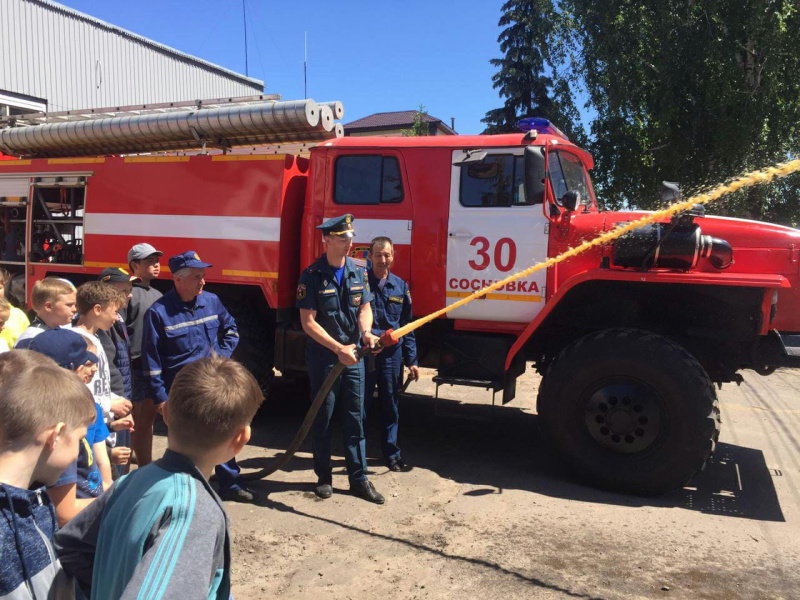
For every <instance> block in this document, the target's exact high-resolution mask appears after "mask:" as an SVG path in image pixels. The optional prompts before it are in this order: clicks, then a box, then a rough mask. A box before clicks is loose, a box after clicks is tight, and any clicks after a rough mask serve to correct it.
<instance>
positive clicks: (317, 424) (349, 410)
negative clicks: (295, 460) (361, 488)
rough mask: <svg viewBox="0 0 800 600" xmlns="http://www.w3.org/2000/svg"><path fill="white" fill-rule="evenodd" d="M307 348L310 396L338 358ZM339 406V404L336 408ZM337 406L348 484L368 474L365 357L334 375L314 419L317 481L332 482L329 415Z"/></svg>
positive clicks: (328, 353) (318, 387)
mask: <svg viewBox="0 0 800 600" xmlns="http://www.w3.org/2000/svg"><path fill="white" fill-rule="evenodd" d="M315 354H316V353H314V352H309V353H308V354H307V355H306V360H307V361H308V372H309V373H308V375H309V382H310V384H311V399H312V400H313V399H314V397H315V396H316V395H317V392H318V391H319V389H320V388H321V387H322V384H323V382H324V381H325V378H326V377H327V376H328V373H330V371H331V369H332V368H333V367H334V365H335V364H336V363H337V362H338V361H337V360H335V359H334V360H331V358H330V356H333V355H332V353H330V352H326V354H327V356H316V355H315ZM337 406H338V408H337ZM334 410H338V412H339V419H340V421H341V424H342V436H343V442H344V460H345V465H346V466H347V475H348V478H349V480H350V485H352V484H354V483H356V482H359V481H364V480H366V478H367V453H366V443H365V441H364V361H363V360H360V361H358V364H355V365H352V366H349V367H345V369H344V371H343V372H342V374H341V375H340V376H339V377H338V378H337V379H336V381H335V382H334V384H333V386H332V387H331V390H330V392H328V395H327V396H326V397H325V401H324V402H323V404H322V406H321V407H320V410H319V412H318V413H317V417H316V419H315V420H314V427H313V430H312V442H313V447H314V472H315V473H316V474H317V479H318V480H319V481H320V483H331V479H332V478H331V419H332V418H333V413H334Z"/></svg>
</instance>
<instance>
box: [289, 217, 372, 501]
mask: <svg viewBox="0 0 800 600" xmlns="http://www.w3.org/2000/svg"><path fill="white" fill-rule="evenodd" d="M317 229H319V230H321V232H322V239H323V243H324V246H325V254H323V255H322V256H320V258H319V259H317V260H316V261H315V262H314V263H313V264H311V266H309V267H308V268H306V269H305V271H303V273H302V274H301V275H300V282H299V284H298V286H297V308H298V309H300V322H301V324H302V326H303V331H305V332H306V335H307V336H308V338H309V339H308V343H307V344H306V362H307V363H308V374H309V380H310V384H311V397H312V398H314V397H315V396H316V395H317V392H318V391H319V389H320V388H321V387H322V384H323V382H324V381H325V378H326V377H327V376H328V373H330V371H331V369H332V368H333V367H334V365H336V363H338V362H342V363H343V364H344V365H346V367H345V370H344V371H343V372H342V374H341V375H340V376H339V377H338V378H337V380H336V381H335V382H334V384H333V386H332V387H331V390H330V392H329V393H328V395H327V397H326V398H325V402H324V403H323V404H322V406H321V408H320V411H319V413H317V417H316V419H315V421H314V426H313V433H312V441H313V448H314V472H315V473H316V475H317V485H316V486H315V487H314V493H316V495H317V496H319V497H320V498H330V497H331V494H332V493H333V488H332V485H331V484H332V482H333V480H332V476H331V431H330V428H331V417H332V416H333V411H334V409H336V408H337V405H338V410H339V414H340V417H341V422H342V429H343V437H344V458H345V464H346V466H347V475H348V478H349V480H350V491H351V493H353V494H354V495H356V496H358V497H360V498H363V499H365V500H368V501H369V502H374V503H376V504H383V503H384V502H385V499H384V497H383V496H382V495H381V494H379V493H378V492H377V491H376V490H375V487H374V486H373V485H372V482H371V481H368V480H367V460H366V448H365V442H364V361H363V360H360V359H358V358H357V357H356V355H355V352H356V350H357V348H358V346H359V345H360V344H365V345H368V346H370V347H372V346H374V345H375V342H377V338H376V337H375V336H374V335H373V334H372V309H371V307H370V300H371V298H372V296H371V294H370V289H369V284H368V283H367V281H366V273H365V271H364V269H363V268H361V267H359V266H357V265H356V264H355V262H353V259H351V258H349V257H348V254H349V252H350V248H351V247H352V245H353V239H352V238H353V235H355V232H354V230H353V215H349V214H348V215H342V216H340V217H336V218H333V219H329V220H327V221H325V222H324V223H323V224H322V225H319V226H318V227H317Z"/></svg>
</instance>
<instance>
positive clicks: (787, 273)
mask: <svg viewBox="0 0 800 600" xmlns="http://www.w3.org/2000/svg"><path fill="white" fill-rule="evenodd" d="M129 147H130V144H128V146H127V148H129ZM126 151H130V150H126ZM240 152H241V151H240ZM85 153H86V152H85V151H82V152H64V155H63V156H51V157H49V158H23V159H20V160H9V161H0V201H1V202H2V208H1V209H0V210H2V213H3V214H2V215H0V216H2V217H3V223H4V230H5V239H4V244H3V245H2V249H3V255H2V259H3V260H2V265H3V266H4V267H5V268H7V269H9V270H12V271H16V272H17V273H19V274H24V278H25V280H26V282H27V289H28V290H30V288H31V285H32V283H33V282H35V281H36V280H38V279H40V278H42V277H44V276H46V275H58V276H63V277H66V278H69V279H70V280H72V281H73V282H75V283H79V282H81V281H82V280H85V279H87V278H91V277H92V276H93V275H94V274H96V273H98V272H99V271H100V270H101V269H103V268H104V267H107V266H109V265H119V266H125V256H126V253H127V250H128V249H129V248H130V247H131V246H132V245H133V244H135V243H137V242H141V241H147V242H150V243H152V244H154V245H155V246H156V247H157V248H159V249H160V250H162V251H163V252H164V253H165V255H167V256H169V255H172V254H176V253H178V252H182V251H184V250H186V249H193V250H196V251H197V252H198V253H199V255H200V256H201V257H202V258H203V259H204V260H207V261H209V262H212V263H214V267H213V268H210V269H208V271H207V281H208V288H209V289H211V290H213V291H214V292H215V293H217V294H219V295H220V296H221V298H222V299H223V301H224V302H225V304H226V305H227V306H228V307H229V308H230V310H231V312H232V313H233V314H234V316H235V317H236V319H237V321H239V323H240V329H241V331H242V343H241V345H240V350H239V354H238V356H239V358H240V359H241V360H243V361H244V362H245V363H246V364H247V365H248V366H249V367H250V368H251V369H252V370H253V371H254V372H255V373H256V374H258V375H260V376H261V377H262V378H266V377H268V375H269V374H271V373H272V368H273V366H274V367H275V368H276V369H277V370H278V371H280V372H281V373H283V374H289V373H296V372H300V371H302V370H303V369H304V368H305V365H304V360H303V345H304V342H305V340H304V336H303V333H302V330H301V328H300V326H299V323H298V315H297V311H296V310H295V308H294V302H295V290H296V286H297V280H298V276H299V274H300V272H301V270H302V268H303V267H304V266H306V265H307V264H309V263H311V262H312V261H313V260H314V259H315V258H316V257H317V256H319V255H320V253H321V252H322V240H321V237H320V235H319V232H318V231H317V230H316V229H315V226H316V225H318V224H320V223H321V222H322V221H323V220H324V219H327V218H329V217H332V216H335V215H339V214H342V213H352V214H353V215H354V217H355V229H356V237H355V240H354V242H355V243H354V250H353V253H354V256H356V257H360V258H363V257H364V256H365V253H366V250H367V248H368V243H369V241H370V239H372V238H373V237H374V236H377V235H387V236H389V237H390V238H392V240H393V241H394V243H395V250H396V263H395V264H396V272H397V274H398V275H399V276H400V277H402V278H404V279H405V280H407V281H408V282H409V284H410V286H411V289H412V291H413V298H414V310H415V314H416V315H423V314H427V313H429V312H432V311H434V310H437V309H439V308H441V307H442V306H444V305H446V304H449V303H453V302H455V301H456V300H458V299H460V298H462V297H465V296H466V295H468V294H470V293H472V292H474V291H476V290H478V289H481V288H482V287H483V286H485V285H487V284H489V283H490V282H494V281H496V280H499V279H501V278H503V277H505V276H507V275H509V274H511V273H513V272H515V271H519V270H521V269H523V268H525V267H527V266H529V265H531V264H533V263H536V262H538V261H541V260H544V259H546V258H547V257H551V256H556V255H558V254H560V253H562V252H564V251H565V250H567V249H569V248H571V247H574V246H575V245H576V244H578V243H580V242H581V241H583V240H586V239H590V238H593V237H594V236H596V235H598V234H599V233H602V232H604V231H607V230H609V229H612V228H613V227H615V226H616V225H618V224H619V223H621V222H625V221H630V220H633V219H636V218H638V217H641V216H642V215H643V214H644V213H641V212H608V211H602V210H599V209H598V206H597V201H596V198H595V193H594V190H593V188H592V184H591V179H590V176H589V172H590V170H591V169H592V166H593V162H592V158H591V156H590V155H589V154H588V153H586V152H585V151H583V150H581V149H580V148H578V147H576V146H575V145H573V144H572V143H570V142H569V141H568V140H567V139H566V138H565V137H564V136H563V134H561V133H560V132H559V131H558V130H557V129H556V128H554V127H553V126H551V125H549V124H547V123H546V122H534V123H533V124H532V127H531V130H530V131H529V132H527V133H518V134H505V135H494V136H481V135H473V136H436V137H421V138H381V137H343V138H337V139H331V140H328V141H323V142H321V143H319V144H318V145H316V146H314V147H313V148H310V151H308V152H305V151H303V152H301V153H300V154H299V155H293V154H280V153H275V154H269V153H266V154H265V153H246V152H243V153H230V152H229V153H216V154H206V155H191V156H189V155H181V154H179V153H172V154H166V155H165V154H160V155H121V156H114V155H108V156H76V154H85ZM162 273H163V275H162V276H163V277H165V278H166V279H168V278H169V273H168V272H167V270H166V269H165V268H163V267H162ZM20 276H21V275H20ZM167 285H168V284H167ZM417 340H418V342H417V343H418V346H419V349H420V359H421V364H422V365H423V366H428V367H433V368H436V369H438V374H437V378H436V381H437V383H452V384H461V385H477V386H483V387H487V388H489V389H492V390H493V391H495V392H500V393H501V394H502V398H503V402H504V403H506V402H509V401H511V400H512V399H513V398H514V396H515V381H516V379H517V377H519V375H521V374H522V373H523V372H524V371H525V369H526V366H528V365H530V364H532V365H533V367H534V368H535V369H536V370H537V371H538V372H539V373H541V374H542V375H543V380H542V383H541V386H540V389H539V395H538V400H537V402H538V404H537V406H538V414H539V422H540V424H541V428H542V431H543V434H544V435H545V437H546V439H547V440H549V442H550V443H551V444H552V445H553V446H554V447H555V449H556V450H557V451H558V452H559V453H560V454H561V455H562V456H563V457H564V458H565V459H566V461H567V462H568V463H569V464H570V465H571V466H572V467H573V468H574V469H575V470H576V471H577V472H578V473H579V474H580V475H582V476H583V477H584V478H586V479H588V480H589V481H590V482H592V483H594V484H596V485H600V486H604V487H609V488H614V489H620V490H626V491H632V492H636V493H644V494H652V493H659V492H662V491H664V490H668V489H672V488H675V487H677V486H681V485H684V484H685V483H686V482H687V481H688V480H689V479H691V477H692V476H693V475H694V474H695V473H697V472H698V471H699V470H701V469H702V468H703V466H704V465H705V463H706V461H707V459H708V458H709V456H710V455H711V453H712V452H713V450H714V446H715V443H716V441H717V438H718V435H719V426H720V418H719V408H718V403H717V398H716V394H715V390H714V385H713V384H714V383H717V384H721V383H723V382H736V381H740V375H739V373H738V372H739V371H740V370H742V369H752V370H754V371H756V372H757V373H759V374H762V375H768V374H769V373H771V372H772V371H773V370H775V369H776V368H778V367H792V366H800V231H798V230H795V229H791V228H788V227H782V226H778V225H770V224H765V223H758V222H753V221H746V220H741V219H730V218H720V217H714V216H706V215H704V214H703V211H702V210H701V209H698V210H695V211H691V212H690V213H688V214H684V215H682V216H679V217H677V218H675V219H674V220H673V221H671V222H669V223H659V224H655V225H652V226H649V227H645V228H641V229H639V230H636V231H634V232H633V233H632V234H629V235H627V236H625V237H624V238H622V239H620V240H618V241H617V242H615V243H612V244H608V245H607V246H604V247H599V248H595V249H593V250H591V251H588V252H585V253H583V254H581V255H579V256H577V257H575V258H572V259H570V260H568V261H566V262H564V263H561V264H559V265H557V266H555V267H553V268H551V269H549V270H547V271H541V272H538V273H535V274H534V275H532V276H530V277H527V278H525V279H522V280H520V281H517V282H515V283H512V284H509V285H508V286H507V287H505V288H503V289H500V290H497V291H496V292H492V293H490V294H487V295H485V296H483V297H482V298H481V299H479V300H476V301H473V302H471V303H469V304H468V305H466V306H464V307H460V308H458V309H456V310H454V311H452V312H450V313H448V314H447V316H446V318H442V319H438V320H436V321H434V322H432V323H431V324H429V325H427V326H425V327H424V328H422V329H420V330H418V331H417Z"/></svg>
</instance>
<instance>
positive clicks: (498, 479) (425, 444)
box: [240, 388, 785, 521]
mask: <svg viewBox="0 0 800 600" xmlns="http://www.w3.org/2000/svg"><path fill="white" fill-rule="evenodd" d="M307 397H308V395H307V391H306V390H301V389H295V388H289V389H286V388H283V389H281V388H277V389H276V390H274V391H273V403H272V404H271V405H270V406H269V407H267V408H266V409H265V410H262V411H261V413H259V415H258V416H257V418H256V422H255V423H254V428H253V439H252V440H251V444H252V445H256V446H261V447H263V448H268V449H270V453H269V455H270V456H273V455H275V454H277V453H278V452H279V451H280V450H282V449H284V448H286V447H287V446H288V445H289V442H290V441H291V439H292V437H293V436H294V434H295V432H296V431H297V429H298V428H299V426H300V423H301V421H302V419H303V417H304V416H305V410H306V409H307V407H308V403H307V401H305V399H306V398H307ZM298 398H303V399H304V401H302V402H298V401H297V399H298ZM401 406H402V408H401V424H400V436H401V437H400V445H401V447H402V448H403V450H404V451H403V457H404V459H405V460H406V461H407V462H409V463H410V464H412V465H414V466H415V467H416V468H421V469H428V470H430V471H433V472H435V473H437V474H438V475H439V476H441V477H445V478H449V479H452V480H454V481H457V482H459V483H464V484H469V485H470V486H472V487H473V489H471V490H469V491H467V492H465V495H466V496H481V495H487V494H502V493H503V491H504V490H507V489H519V490H525V491H529V492H533V493H536V494H544V495H547V496H553V497H558V498H566V499H571V500H577V501H581V502H597V503H603V504H616V505H625V506H663V507H674V508H684V509H688V510H694V511H699V512H704V513H709V514H714V515H724V516H734V517H740V518H747V519H755V520H762V521H784V520H785V519H784V516H783V512H782V511H781V507H780V503H779V501H778V497H777V493H776V491H775V487H774V485H773V481H772V474H771V472H770V470H769V469H768V468H767V465H766V463H765V461H764V456H763V454H762V452H761V451H760V450H757V449H753V448H746V447H742V446H736V445H732V444H725V443H720V444H718V445H717V450H716V453H715V455H714V457H713V458H712V460H711V461H710V462H709V463H708V465H707V467H706V469H705V470H704V471H703V472H702V473H700V474H699V475H698V476H697V477H695V479H694V480H693V481H692V482H691V487H687V488H684V489H682V490H677V491H675V492H672V493H670V494H667V495H665V496H661V497H657V498H641V497H636V496H629V495H623V494H616V493H613V492H608V491H602V490H597V489H594V488H591V487H587V486H584V485H581V484H580V483H579V482H578V481H577V480H575V479H574V478H573V477H572V475H571V474H570V473H569V472H568V471H567V469H566V468H565V466H564V465H563V464H561V463H560V462H559V461H558V459H557V458H555V457H553V456H552V455H551V454H550V453H549V452H548V451H547V449H546V448H543V447H542V443H541V440H540V437H539V434H538V429H537V423H536V421H537V417H536V415H535V414H531V413H529V412H526V411H523V410H520V409H519V408H515V407H513V406H505V407H492V406H487V405H476V404H461V403H460V402H458V401H454V400H443V399H439V400H437V401H434V400H433V398H431V397H429V396H422V395H415V394H409V395H406V396H404V397H403V399H402V404H401ZM379 439H380V438H379V431H378V428H377V426H376V424H375V423H372V422H369V423H368V425H367V456H368V457H370V458H369V461H368V463H369V466H370V473H371V474H372V477H380V475H381V474H383V473H385V472H386V467H385V466H384V464H383V461H382V460H381V459H380V456H381V455H380V443H379ZM332 442H333V443H332V446H333V447H332V450H333V454H334V456H341V454H342V445H341V430H340V429H339V425H338V423H335V424H334V432H333V438H332ZM301 451H303V452H311V442H310V440H309V439H307V440H306V441H305V443H304V444H303V447H302V449H301ZM269 461H270V459H269V458H264V459H245V460H242V461H241V463H240V464H241V465H242V467H243V468H244V469H248V470H249V469H258V468H262V467H264V466H266V465H267V464H268V463H269ZM333 468H334V472H335V473H341V474H344V461H343V460H341V459H340V460H336V459H334V461H333ZM285 470H287V471H300V470H303V471H308V472H309V478H310V479H309V483H308V484H306V485H304V484H296V483H287V482H274V481H264V482H261V483H259V484H258V487H259V488H261V489H262V490H263V491H265V492H272V491H278V490H286V489H293V490H301V491H308V490H309V489H310V485H311V483H313V481H312V478H313V465H312V461H311V459H310V458H308V457H295V458H294V459H293V460H292V461H290V463H289V464H288V465H287V466H286V467H285ZM377 481H378V479H376V482H377Z"/></svg>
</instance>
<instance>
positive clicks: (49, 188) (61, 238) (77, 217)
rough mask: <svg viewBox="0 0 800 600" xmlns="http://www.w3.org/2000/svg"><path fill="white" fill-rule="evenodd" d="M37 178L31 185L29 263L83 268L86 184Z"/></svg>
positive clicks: (62, 179)
mask: <svg viewBox="0 0 800 600" xmlns="http://www.w3.org/2000/svg"><path fill="white" fill-rule="evenodd" d="M65 179H66V178H63V177H62V178H58V179H55V178H40V179H39V180H38V181H37V182H36V183H34V185H33V198H32V202H33V222H32V224H31V250H30V261H31V262H46V263H61V264H72V265H80V264H83V225H84V222H83V217H84V203H85V198H86V182H85V181H83V180H82V178H71V179H72V180H74V181H65Z"/></svg>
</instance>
